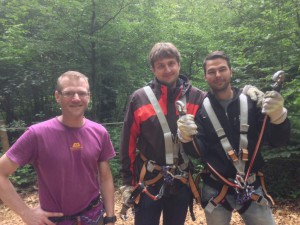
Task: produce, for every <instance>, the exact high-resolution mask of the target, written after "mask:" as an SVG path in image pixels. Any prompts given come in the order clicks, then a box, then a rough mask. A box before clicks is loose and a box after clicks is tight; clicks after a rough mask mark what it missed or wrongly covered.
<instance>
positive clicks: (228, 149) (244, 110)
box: [203, 94, 249, 175]
mask: <svg viewBox="0 0 300 225" xmlns="http://www.w3.org/2000/svg"><path fill="white" fill-rule="evenodd" d="M239 100H240V124H241V125H240V149H239V153H238V156H236V153H235V152H234V150H233V148H232V146H231V144H230V142H229V140H228V138H227V136H226V134H225V131H224V129H223V127H222V126H221V124H220V122H219V120H218V118H217V115H216V113H215V111H214V109H213V108H212V106H211V102H210V100H209V98H208V97H206V98H205V99H204V101H203V106H204V108H205V110H206V112H207V115H208V118H209V119H210V121H211V123H212V125H213V127H214V129H215V131H216V133H217V135H218V137H219V139H220V143H221V145H222V147H223V149H224V151H225V153H226V155H227V157H228V159H230V160H231V161H232V163H233V165H234V167H235V168H236V170H237V172H238V173H239V174H240V175H244V174H245V160H243V159H242V156H243V154H242V153H243V152H242V151H243V149H247V147H248V139H247V132H248V128H249V125H248V103H247V97H246V95H244V94H241V95H240V96H239ZM230 155H231V156H232V155H234V157H236V159H237V160H232V158H231V157H230Z"/></svg>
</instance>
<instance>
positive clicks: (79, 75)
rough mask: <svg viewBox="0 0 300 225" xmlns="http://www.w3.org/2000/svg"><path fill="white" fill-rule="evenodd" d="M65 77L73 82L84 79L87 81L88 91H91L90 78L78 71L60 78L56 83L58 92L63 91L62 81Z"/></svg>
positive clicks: (70, 72)
mask: <svg viewBox="0 0 300 225" xmlns="http://www.w3.org/2000/svg"><path fill="white" fill-rule="evenodd" d="M65 77H67V78H69V79H72V80H73V79H74V80H79V79H84V80H85V81H86V83H87V84H88V89H89V78H88V77H87V76H86V75H84V74H82V73H80V72H78V71H67V72H65V73H63V74H62V75H60V76H59V77H58V79H57V83H56V90H57V91H61V89H62V87H61V80H62V79H63V78H65Z"/></svg>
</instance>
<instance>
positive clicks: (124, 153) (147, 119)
mask: <svg viewBox="0 0 300 225" xmlns="http://www.w3.org/2000/svg"><path fill="white" fill-rule="evenodd" d="M149 86H150V87H151V88H152V90H153V92H154V94H155V96H156V98H157V100H158V102H159V104H160V107H161V108H162V110H163V112H164V114H165V116H166V119H167V122H168V125H169V127H170V130H171V132H172V134H173V135H174V136H176V133H177V120H178V117H179V113H178V111H177V108H176V105H175V102H176V101H177V100H179V99H180V97H181V96H183V95H186V102H187V104H186V108H187V113H189V114H193V115H195V114H196V112H197V111H198V109H199V107H200V103H201V102H202V101H203V97H204V93H203V92H202V91H200V90H199V89H197V88H194V87H192V86H191V85H190V83H189V81H188V79H187V78H186V77H184V76H182V75H180V76H179V79H178V81H177V85H176V87H175V88H170V87H168V86H166V85H163V84H161V83H159V82H158V80H157V79H156V78H155V79H154V80H153V81H152V82H151V83H150V84H149ZM138 151H140V152H142V153H143V155H144V156H145V157H146V158H147V159H149V160H153V161H155V162H156V163H157V164H159V165H166V162H165V160H166V159H165V158H166V157H165V142H164V135H163V131H162V128H161V126H160V123H159V120H158V118H157V116H156V114H155V111H154V109H153V107H152V105H151V103H150V101H149V99H148V97H147V95H146V93H145V91H144V89H143V88H140V89H138V90H136V91H135V92H134V93H133V94H132V95H131V97H130V101H129V103H128V107H127V111H126V114H125V118H124V126H123V130H122V136H121V145H120V160H121V174H122V178H123V184H124V185H135V184H136V182H137V180H138V176H139V170H140V168H137V167H139V166H137V164H138V163H137V162H136V161H138V160H140V157H139V156H138ZM180 159H181V158H180V156H179V160H180ZM179 163H181V162H179Z"/></svg>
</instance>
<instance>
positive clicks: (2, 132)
mask: <svg viewBox="0 0 300 225" xmlns="http://www.w3.org/2000/svg"><path fill="white" fill-rule="evenodd" d="M0 141H1V143H2V149H3V151H4V152H6V151H7V150H8V149H9V141H8V136H7V132H6V126H5V122H4V120H0Z"/></svg>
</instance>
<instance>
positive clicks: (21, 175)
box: [10, 165, 37, 189]
mask: <svg viewBox="0 0 300 225" xmlns="http://www.w3.org/2000/svg"><path fill="white" fill-rule="evenodd" d="M10 180H11V182H12V183H13V185H14V186H15V187H17V188H19V189H22V188H27V187H29V186H33V185H35V184H36V183H37V178H36V172H35V171H34V169H33V167H32V166H31V165H26V166H24V167H21V168H18V169H17V171H16V172H15V173H14V174H13V175H12V176H10Z"/></svg>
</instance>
